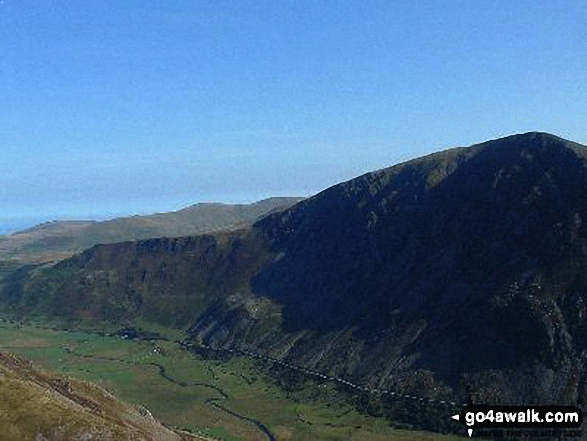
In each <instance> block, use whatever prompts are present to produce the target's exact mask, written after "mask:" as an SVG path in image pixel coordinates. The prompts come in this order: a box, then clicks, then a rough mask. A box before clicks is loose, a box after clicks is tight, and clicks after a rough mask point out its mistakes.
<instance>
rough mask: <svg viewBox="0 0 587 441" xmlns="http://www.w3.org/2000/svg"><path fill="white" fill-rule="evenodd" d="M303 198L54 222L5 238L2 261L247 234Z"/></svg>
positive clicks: (0, 244) (0, 241)
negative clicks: (135, 242) (148, 242)
mask: <svg viewBox="0 0 587 441" xmlns="http://www.w3.org/2000/svg"><path fill="white" fill-rule="evenodd" d="M302 199H303V198H293V197H292V198H286V197H275V198H269V199H264V200H262V201H259V202H255V203H253V204H234V205H230V204H218V203H201V204H196V205H193V206H191V207H188V208H184V209H183V210H179V211H174V212H169V213H157V214H152V215H147V216H131V217H122V218H116V219H112V220H107V221H102V222H95V221H55V222H48V223H44V224H41V225H38V226H36V227H33V228H29V229H27V230H24V231H20V232H18V233H14V234H12V235H9V236H0V261H2V260H18V261H24V262H38V261H45V260H58V259H61V258H64V257H69V256H71V255H72V254H74V253H76V252H80V251H82V250H85V249H87V248H90V247H92V246H94V245H97V244H105V243H116V242H124V241H129V240H140V239H150V238H153V237H179V236H193V235H196V234H203V233H210V232H213V231H218V230H224V229H231V228H232V229H234V228H242V227H243V226H246V225H250V224H252V223H253V222H255V221H256V220H258V219H260V218H261V217H263V216H265V215H267V214H269V213H271V212H273V211H279V210H283V209H285V208H288V207H290V206H292V205H294V204H295V203H297V202H299V201H301V200H302Z"/></svg>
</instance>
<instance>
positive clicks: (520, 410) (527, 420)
mask: <svg viewBox="0 0 587 441" xmlns="http://www.w3.org/2000/svg"><path fill="white" fill-rule="evenodd" d="M452 419H454V420H456V421H459V422H460V423H461V424H463V425H464V426H465V428H466V429H467V433H468V434H469V436H470V437H472V436H473V433H474V431H476V430H477V429H484V430H486V429H490V430H491V429H499V430H501V431H502V433H504V432H506V433H507V434H508V435H509V434H510V431H515V432H521V431H527V430H532V431H541V432H543V433H548V434H554V433H555V432H558V433H561V432H564V431H568V430H574V433H573V436H577V433H579V432H580V429H581V426H582V424H583V412H582V411H581V409H579V408H577V407H574V406H485V405H468V406H465V407H464V408H463V410H462V411H461V412H460V413H458V414H456V415H453V416H452ZM483 435H486V434H485V433H484V434H483ZM494 435H495V434H494Z"/></svg>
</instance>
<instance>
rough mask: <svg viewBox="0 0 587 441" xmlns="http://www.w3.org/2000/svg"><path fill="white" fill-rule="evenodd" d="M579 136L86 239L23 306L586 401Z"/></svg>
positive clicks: (531, 397)
mask: <svg viewBox="0 0 587 441" xmlns="http://www.w3.org/2000/svg"><path fill="white" fill-rule="evenodd" d="M585 189H587V149H586V148H585V147H584V146H581V145H580V144H576V143H573V142H570V141H566V140H563V139H561V138H558V137H556V136H553V135H549V134H545V133H527V134H522V135H514V136H510V137H507V138H502V139H498V140H494V141H489V142H485V143H482V144H478V145H474V146H471V147H468V148H456V149H452V150H447V151H444V152H440V153H436V154H432V155H429V156H426V157H423V158H419V159H415V160H412V161H409V162H406V163H403V164H399V165H396V166H394V167H391V168H387V169H384V170H379V171H376V172H372V173H368V174H366V175H363V176H360V177H358V178H356V179H353V180H350V181H348V182H345V183H342V184H339V185H336V186H334V187H331V188H329V189H327V190H325V191H323V192H321V193H319V194H317V195H316V196H314V197H312V198H309V199H307V200H304V201H302V202H300V203H298V204H296V205H294V206H293V207H291V208H288V209H286V210H285V211H281V212H277V213H274V214H271V215H269V216H267V217H265V218H263V219H262V220H260V221H259V222H257V223H256V224H254V226H252V227H250V228H245V229H242V230H239V231H235V232H229V233H222V234H215V235H208V236H198V237H194V238H181V239H154V240H148V241H140V242H134V243H124V244H113V245H104V246H98V247H95V248H92V249H91V250H88V251H86V252H84V253H82V254H80V255H78V256H75V257H73V258H72V259H70V260H66V261H64V262H62V263H60V264H58V265H56V266H54V267H52V268H49V269H46V270H43V271H37V272H36V273H32V274H30V275H29V276H28V278H27V279H26V283H23V282H22V281H20V282H18V281H12V282H11V284H10V285H9V287H7V288H5V289H4V294H3V296H2V298H3V301H4V303H5V304H6V305H7V307H10V308H12V310H13V311H14V312H15V313H20V314H25V313H29V312H36V313H42V314H46V315H51V316H53V317H62V318H64V319H67V320H70V321H75V320H81V319H83V320H87V319H88V318H92V319H94V320H98V321H104V320H106V321H117V322H124V323H128V322H132V321H133V320H135V319H137V318H140V319H141V320H142V321H143V323H144V322H145V321H147V322H148V321H151V322H155V323H157V324H163V325H167V326H176V327H178V328H184V329H185V328H189V331H188V337H189V338H191V339H192V340H194V341H197V342H205V343H206V344H211V345H215V346H219V347H220V346H222V347H241V348H247V349H249V350H254V351H256V352H260V353H266V354H270V355H271V356H273V357H276V358H280V359H285V360H289V361H290V362H293V363H295V364H302V365H305V366H308V367H311V368H313V369H316V370H318V371H323V372H330V373H332V374H333V375H338V376H342V377H345V378H349V379H352V380H353V381H355V382H360V383H367V384H370V385H372V386H384V387H387V388H393V389H395V390H400V391H410V392H413V393H417V394H420V395H425V396H428V397H444V396H447V395H452V396H455V395H459V394H463V393H464V390H469V391H470V390H472V391H474V393H475V396H476V397H477V398H478V399H479V400H481V401H485V402H504V403H505V402H507V403H516V402H525V403H527V402H533V403H536V402H549V403H553V402H556V403H566V402H578V401H579V402H580V401H582V400H583V396H584V389H585V378H586V376H585V368H584V366H585V365H586V364H585V362H586V358H585V357H586V354H587V352H586V351H587V340H586V338H585V335H587V334H586V332H587V294H586V293H587V276H586V275H587V240H586V237H585V220H586V219H587V198H586V197H585Z"/></svg>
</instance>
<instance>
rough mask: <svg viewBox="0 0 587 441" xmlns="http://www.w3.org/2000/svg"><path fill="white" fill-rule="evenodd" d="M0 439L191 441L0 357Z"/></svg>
mask: <svg viewBox="0 0 587 441" xmlns="http://www.w3.org/2000/svg"><path fill="white" fill-rule="evenodd" d="M0 402H2V412H0V425H1V427H2V434H1V435H0V438H2V439H7V440H8V439H10V440H17V439H18V440H26V439H30V440H33V439H35V440H40V439H43V440H65V439H80V440H81V439H84V440H106V439H108V440H113V441H114V440H120V441H122V440H124V441H127V440H136V441H139V440H142V441H148V440H153V441H155V440H156V441H181V440H186V441H187V440H197V439H200V438H197V437H195V436H191V435H187V434H182V435H179V434H177V433H175V432H173V431H171V430H170V429H167V428H165V427H164V426H162V425H161V424H160V423H158V422H157V421H156V420H155V419H153V417H152V416H151V415H150V414H149V412H148V411H146V410H145V409H142V410H141V409H139V408H134V407H131V406H129V405H126V404H123V403H121V402H119V401H117V400H116V399H115V398H114V397H113V396H112V395H110V394H109V393H108V392H106V391H104V390H102V389H100V388H99V387H97V386H95V385H93V384H91V383H88V382H82V381H75V380H72V379H69V378H65V377H60V376H55V375H53V374H49V373H47V372H42V371H39V370H36V369H35V368H34V367H33V365H32V363H30V362H28V361H25V360H23V359H21V358H19V357H16V356H14V355H11V354H3V353H0Z"/></svg>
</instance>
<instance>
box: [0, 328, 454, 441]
mask: <svg viewBox="0 0 587 441" xmlns="http://www.w3.org/2000/svg"><path fill="white" fill-rule="evenodd" d="M0 351H2V352H12V353H15V354H19V355H22V356H24V357H26V358H28V359H30V360H32V361H34V362H35V364H36V365H37V366H38V367H41V368H46V369H51V370H53V371H56V372H60V373H64V374H67V375H69V376H71V377H74V378H78V379H82V380H91V381H93V382H95V383H98V384H100V385H101V386H102V387H104V388H105V389H107V390H109V391H110V392H112V393H113V394H114V395H116V396H117V397H119V398H121V399H123V400H125V401H127V402H129V403H135V404H140V405H142V406H144V407H146V408H147V409H149V410H150V411H151V412H152V413H153V415H154V416H155V417H156V418H157V419H159V420H160V421H162V422H163V423H165V424H167V425H170V426H173V427H178V428H184V429H186V430H189V431H191V432H194V433H198V434H205V435H208V436H210V437H212V438H218V439H223V440H266V439H268V436H267V435H266V434H265V433H263V432H262V430H261V429H260V428H259V427H258V425H256V424H255V422H254V421H252V420H255V421H257V422H259V423H262V424H263V425H264V426H266V427H268V428H269V430H270V431H271V432H272V433H273V434H274V436H275V437H276V438H277V439H279V440H282V439H283V440H320V439H324V440H367V439H368V440H388V439H393V440H400V441H401V440H415V439H417V440H427V439H429V440H445V441H448V440H451V439H457V438H456V437H448V436H442V435H436V434H429V433H424V432H412V431H405V430H397V429H393V428H392V427H391V426H390V424H389V423H388V422H387V421H385V420H383V419H377V418H371V417H368V416H365V415H361V414H359V413H357V412H356V411H355V410H353V408H352V407H350V406H349V405H348V404H346V403H345V402H344V400H343V399H342V398H341V397H340V396H339V394H337V392H336V391H335V389H334V386H333V385H330V384H324V385H321V386H316V388H319V390H316V391H315V393H314V392H313V393H307V394H301V395H307V396H308V397H309V396H311V398H305V399H300V398H299V397H297V398H295V399H294V398H292V397H291V396H289V395H288V394H287V393H286V392H285V391H283V390H282V389H281V388H279V387H278V386H276V385H275V384H274V383H273V382H272V381H270V380H269V379H268V378H266V377H265V376H264V375H263V374H262V373H261V372H260V370H259V369H258V367H257V366H255V364H254V362H253V361H251V360H248V359H246V358H244V357H233V358H230V359H229V360H223V361H218V360H205V359H202V358H200V357H198V356H195V355H193V354H191V353H188V352H185V351H183V350H181V349H180V348H179V346H178V345H177V343H174V342H171V341H156V342H152V341H141V340H125V339H122V338H119V337H115V336H101V335H98V334H95V333H89V332H83V331H56V330H51V329H46V328H42V327H36V326H32V325H26V326H25V325H18V324H13V323H9V322H0ZM162 371H163V374H164V375H162ZM301 395H300V396H301ZM226 410H228V412H227V411H226ZM234 414H237V415H238V416H237V415H234ZM458 439H460V438H458Z"/></svg>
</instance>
